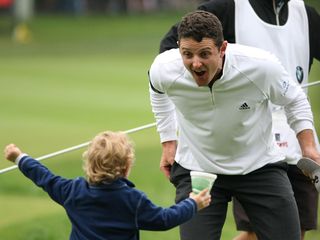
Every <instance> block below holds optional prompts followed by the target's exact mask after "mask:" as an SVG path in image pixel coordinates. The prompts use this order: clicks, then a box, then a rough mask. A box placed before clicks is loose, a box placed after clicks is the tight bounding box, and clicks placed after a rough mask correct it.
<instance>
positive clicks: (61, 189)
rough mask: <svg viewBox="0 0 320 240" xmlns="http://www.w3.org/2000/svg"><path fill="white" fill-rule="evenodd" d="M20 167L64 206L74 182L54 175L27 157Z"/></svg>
mask: <svg viewBox="0 0 320 240" xmlns="http://www.w3.org/2000/svg"><path fill="white" fill-rule="evenodd" d="M18 166H19V169H20V171H21V172H22V173H23V174H24V175H25V176H26V177H27V178H29V179H30V180H31V181H32V182H34V183H35V184H36V185H37V186H38V187H41V188H42V189H43V190H44V191H46V192H47V193H48V194H49V196H50V197H51V198H52V199H53V200H54V201H55V202H57V203H59V204H60V205H63V203H64V201H65V199H66V198H67V197H68V195H69V192H70V191H71V188H72V183H73V181H72V180H68V179H65V178H62V177H60V176H56V175H54V174H53V173H52V172H51V171H50V170H49V169H48V168H46V167H45V166H44V165H42V164H41V163H40V162H39V161H37V160H35V159H33V158H31V157H29V156H27V155H24V156H22V158H21V159H20V160H19V164H18Z"/></svg>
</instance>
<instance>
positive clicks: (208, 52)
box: [179, 38, 227, 86]
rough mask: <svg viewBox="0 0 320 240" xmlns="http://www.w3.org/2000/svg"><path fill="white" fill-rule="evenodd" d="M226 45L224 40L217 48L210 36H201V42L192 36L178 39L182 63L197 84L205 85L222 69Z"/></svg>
mask: <svg viewBox="0 0 320 240" xmlns="http://www.w3.org/2000/svg"><path fill="white" fill-rule="evenodd" d="M226 47H227V42H226V41H224V42H223V44H222V46H221V48H220V49H218V48H217V47H216V45H215V43H214V41H213V39H211V38H203V39H202V41H201V42H197V41H196V40H194V39H193V38H182V39H180V41H179V49H180V54H181V56H182V60H183V64H184V66H185V67H186V68H187V69H188V71H189V72H190V73H191V74H192V76H193V78H194V80H195V82H196V83H197V85H198V86H207V85H208V84H209V83H210V82H211V80H212V79H213V78H214V76H215V75H216V74H217V73H219V71H221V70H222V63H223V57H224V54H225V50H226Z"/></svg>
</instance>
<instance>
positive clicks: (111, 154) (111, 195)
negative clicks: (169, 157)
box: [4, 131, 211, 240]
mask: <svg viewBox="0 0 320 240" xmlns="http://www.w3.org/2000/svg"><path fill="white" fill-rule="evenodd" d="M4 153H5V157H6V159H8V160H9V161H12V162H16V164H18V166H19V169H20V171H21V172H22V173H23V174H24V175H25V176H26V177H27V178H29V179H30V180H31V181H33V182H34V183H35V184H36V185H37V186H39V187H41V188H42V189H43V190H44V191H46V192H47V193H48V194H49V196H50V197H51V198H52V199H53V200H54V201H55V202H57V203H58V204H60V205H61V206H63V207H64V209H65V210H66V212H67V215H68V217H69V219H70V221H71V223H72V231H71V234H70V239H95V240H99V239H101V240H102V239H112V240H116V239H132V240H137V239H139V229H144V230H158V231H159V230H167V229H170V228H173V227H175V226H177V225H179V224H181V223H183V222H185V221H187V220H189V219H190V218H192V217H193V216H194V215H195V213H196V212H197V211H199V210H201V209H202V208H204V207H206V206H208V204H209V203H210V201H211V196H210V194H208V190H207V189H205V190H203V191H201V192H200V193H199V194H197V195H196V194H193V193H190V196H189V198H186V200H185V201H182V202H180V203H179V204H176V205H173V206H171V207H170V208H161V207H158V206H156V205H154V204H153V203H152V202H151V201H150V200H149V199H148V198H147V196H146V195H145V194H144V193H143V192H141V191H139V190H137V189H135V188H134V184H133V183H132V182H130V181H129V180H128V179H127V177H128V176H129V173H130V170H131V167H132V164H133V160H134V149H133V146H132V143H131V142H130V141H129V139H128V137H127V135H126V134H125V133H122V132H111V131H107V132H103V133H100V134H98V135H97V136H96V137H95V138H94V139H93V140H92V142H91V143H90V146H89V147H88V150H87V151H86V152H85V153H84V158H85V162H84V172H85V174H86V177H87V179H86V180H85V179H84V178H82V177H78V178H75V179H66V178H63V177H60V176H56V175H54V174H53V173H51V172H50V170H48V169H47V168H46V167H45V166H43V165H42V164H41V163H40V162H38V161H37V160H35V159H33V158H31V157H30V156H28V155H26V154H24V153H22V151H21V150H20V149H19V148H18V147H17V146H15V145H14V144H9V145H7V146H6V148H5V150H4Z"/></svg>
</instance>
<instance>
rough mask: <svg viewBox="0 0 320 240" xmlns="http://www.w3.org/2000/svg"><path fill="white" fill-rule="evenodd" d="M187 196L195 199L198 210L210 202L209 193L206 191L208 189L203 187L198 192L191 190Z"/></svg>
mask: <svg viewBox="0 0 320 240" xmlns="http://www.w3.org/2000/svg"><path fill="white" fill-rule="evenodd" d="M189 197H190V198H192V199H193V200H195V201H196V203H197V206H198V211H199V210H201V209H202V208H205V207H208V206H209V204H210V202H211V195H210V194H209V193H208V189H204V190H202V191H201V192H199V193H198V194H195V193H193V192H191V193H190V195H189Z"/></svg>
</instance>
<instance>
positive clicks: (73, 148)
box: [0, 81, 320, 174]
mask: <svg viewBox="0 0 320 240" xmlns="http://www.w3.org/2000/svg"><path fill="white" fill-rule="evenodd" d="M319 84H320V81H315V82H311V83H307V84H304V85H301V87H302V88H307V87H311V86H315V85H319ZM155 125H156V123H150V124H146V125H143V126H140V127H137V128H133V129H129V130H127V131H125V133H133V132H138V131H141V130H144V129H147V128H151V127H154V126H155ZM89 144H90V141H89V142H85V143H82V144H79V145H76V146H73V147H69V148H66V149H63V150H60V151H57V152H53V153H49V154H47V155H44V156H41V157H38V158H36V160H38V161H41V160H44V159H48V158H51V157H55V156H58V155H61V154H64V153H68V152H72V151H75V150H78V149H81V148H83V147H86V146H88V145H89ZM17 167H18V166H16V165H14V166H11V167H8V168H4V169H2V170H0V174H2V173H5V172H9V171H11V170H14V169H16V168H17Z"/></svg>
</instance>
